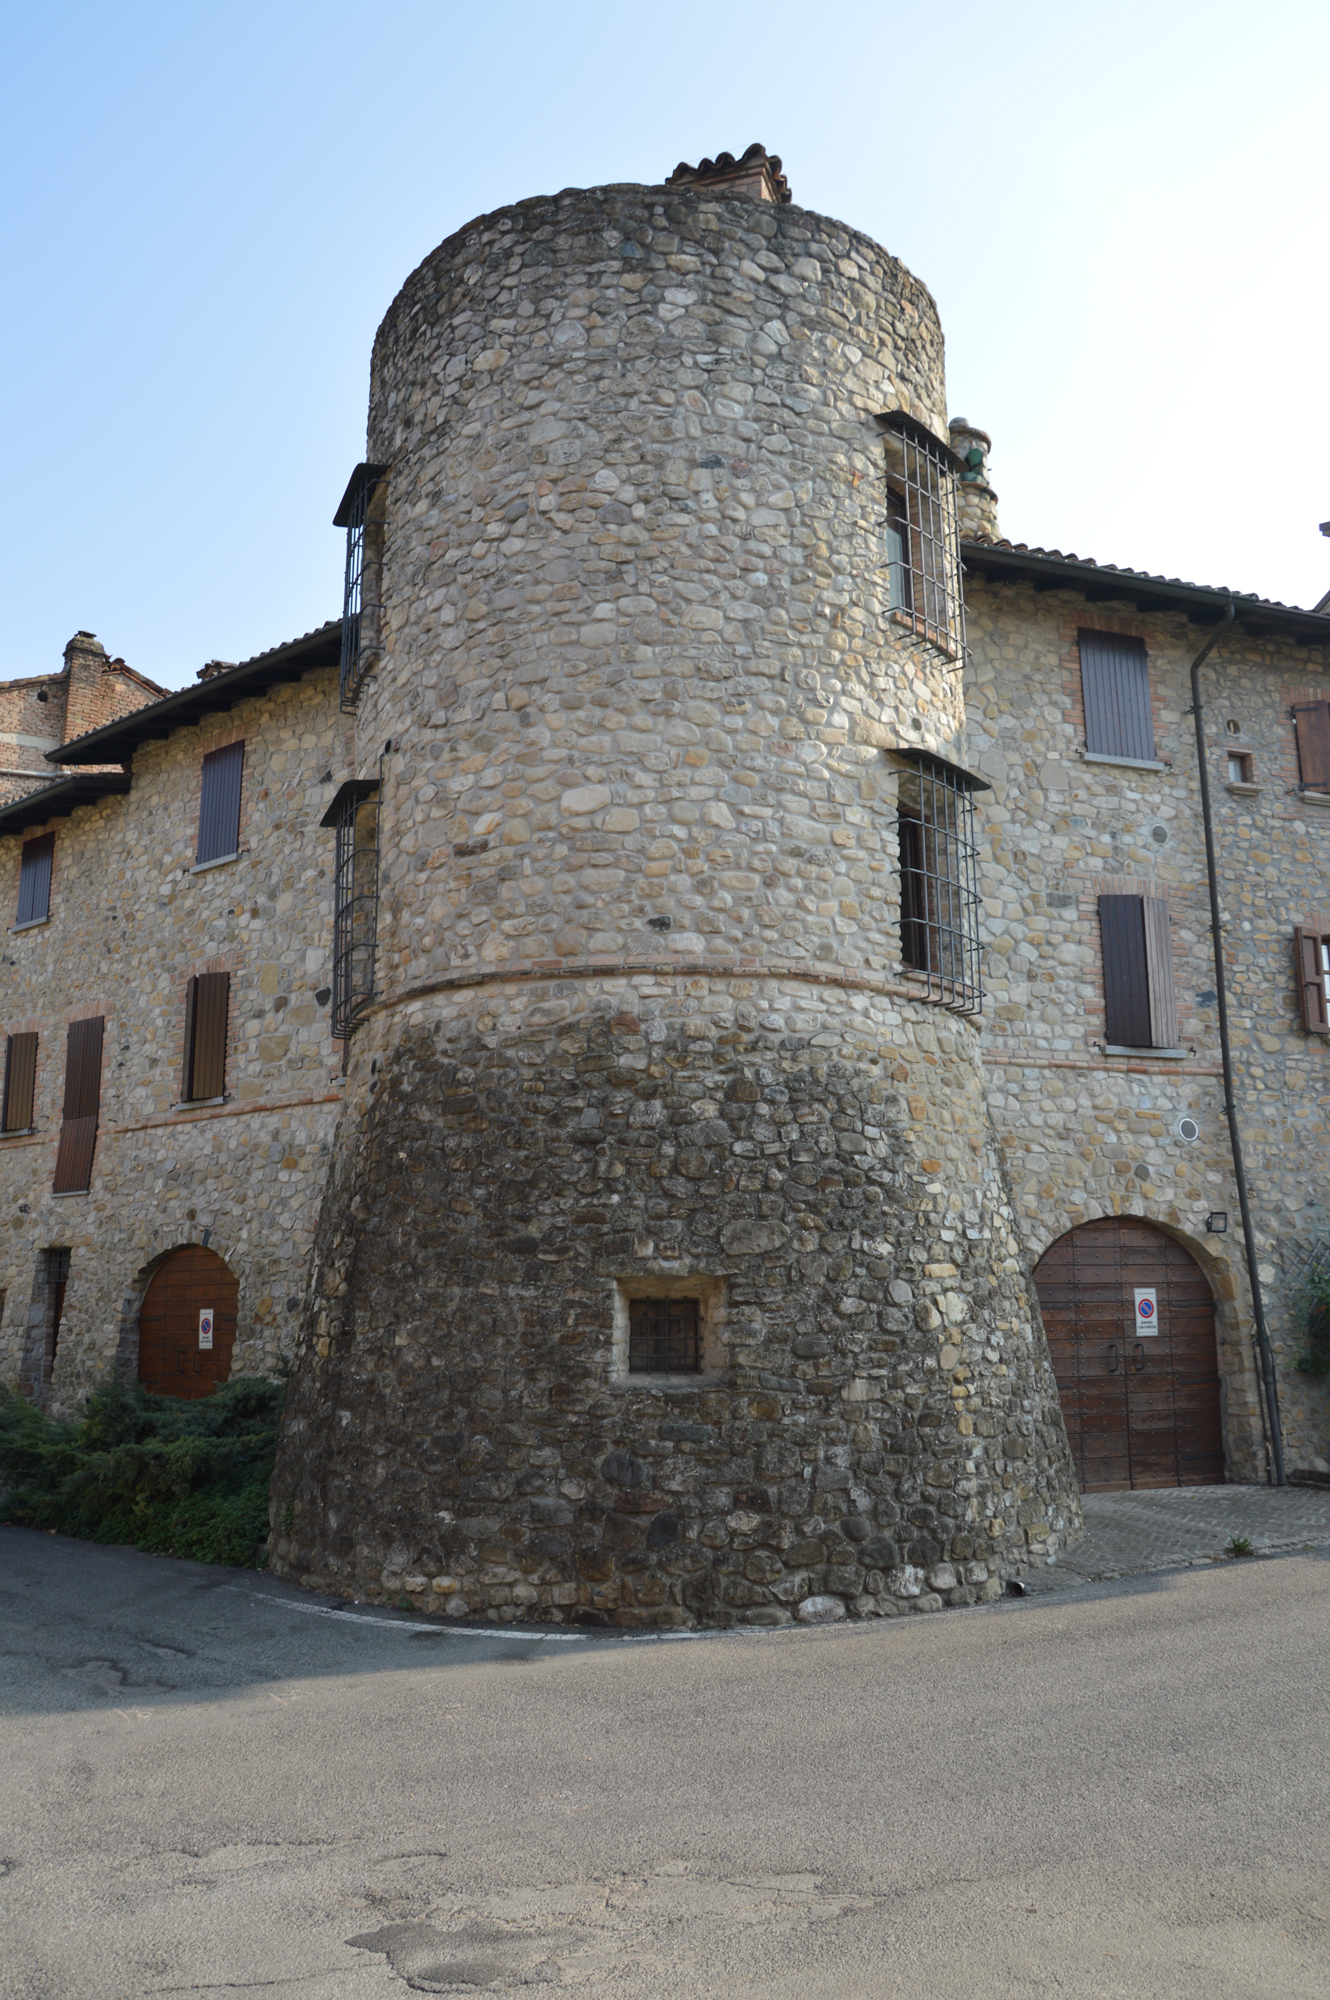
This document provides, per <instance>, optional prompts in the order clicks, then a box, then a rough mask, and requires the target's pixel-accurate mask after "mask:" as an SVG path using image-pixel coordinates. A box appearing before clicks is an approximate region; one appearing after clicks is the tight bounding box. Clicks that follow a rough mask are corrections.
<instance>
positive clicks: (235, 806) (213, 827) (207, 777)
mask: <svg viewBox="0 0 1330 2000" xmlns="http://www.w3.org/2000/svg"><path fill="white" fill-rule="evenodd" d="M244 765H245V746H244V744H243V743H228V744H227V745H226V747H225V748H224V749H222V750H210V751H209V752H208V754H207V756H206V757H205V758H204V760H203V781H202V787H201V790H200V793H199V843H198V851H197V853H196V854H195V856H194V861H195V865H196V866H198V865H199V864H200V863H202V862H204V861H220V860H221V859H222V858H223V856H224V855H228V854H234V853H235V852H236V851H237V849H238V848H239V846H240V778H241V773H242V771H243V770H244Z"/></svg>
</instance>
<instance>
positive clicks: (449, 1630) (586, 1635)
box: [222, 1583, 710, 1646]
mask: <svg viewBox="0 0 1330 2000" xmlns="http://www.w3.org/2000/svg"><path fill="white" fill-rule="evenodd" d="M222 1588H223V1590H232V1591H234V1592H235V1594H236V1596H237V1597H252V1598H253V1600H254V1602H255V1603H256V1604H272V1605H276V1606H277V1607H278V1608H279V1609H280V1610H283V1611H303V1612H304V1613H305V1615H306V1617H307V1618H343V1619H345V1620H347V1621H348V1623H350V1624H352V1625H386V1626H388V1627H389V1629H390V1630H391V1631H393V1632H434V1633H436V1634H443V1635H444V1636H445V1637H447V1638H451V1639H525V1640H527V1641H528V1642H529V1643H535V1644H537V1645H538V1644H540V1643H541V1642H542V1641H544V1640H546V1639H549V1640H551V1641H552V1642H553V1643H554V1644H556V1645H565V1646H586V1645H591V1644H592V1643H593V1642H594V1640H595V1638H596V1637H597V1635H598V1633H599V1632H600V1631H604V1630H605V1628H604V1627H597V1628H596V1630H595V1631H591V1632H533V1631H532V1630H531V1629H530V1627H529V1626H525V1627H524V1626H517V1627H513V1626H511V1625H436V1624H434V1623H433V1622H432V1621H431V1622H430V1623H429V1624H424V1623H422V1622H421V1621H420V1620H419V1619H408V1618H375V1617H373V1616H372V1615H371V1614H370V1613H369V1612H367V1611H334V1610H332V1609H330V1608H329V1606H327V1605H325V1604H302V1603H301V1602H300V1600H299V1599H298V1598H295V1597H266V1596H265V1595H264V1594H263V1592H262V1591H258V1590H243V1589H242V1588H241V1586H240V1585H239V1584H238V1583H225V1584H223V1585H222ZM607 1636H608V1635H607ZM612 1636H613V1637H614V1638H615V1639H616V1640H617V1642H618V1643H619V1644H620V1645H623V1646H641V1645H659V1644H660V1643H661V1641H662V1640H665V1639H705V1638H707V1637H709V1636H710V1635H709V1634H708V1633H705V1632H624V1633H622V1634H620V1633H614V1634H613V1635H612Z"/></svg>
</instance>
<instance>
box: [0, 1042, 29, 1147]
mask: <svg viewBox="0 0 1330 2000" xmlns="http://www.w3.org/2000/svg"><path fill="white" fill-rule="evenodd" d="M36 1080H37V1037H36V1036H35V1035H10V1036H9V1037H8V1039H7V1042H6V1045H5V1105H4V1113H3V1116H0V1129H3V1130H4V1131H6V1132H26V1131H27V1129H28V1127H29V1126H30V1125H31V1123H32V1097H33V1086H34V1085H35V1083H36Z"/></svg>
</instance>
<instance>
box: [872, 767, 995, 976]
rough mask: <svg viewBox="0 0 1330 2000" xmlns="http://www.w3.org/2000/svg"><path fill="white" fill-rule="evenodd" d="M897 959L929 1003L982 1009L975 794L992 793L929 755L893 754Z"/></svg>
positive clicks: (966, 773)
mask: <svg viewBox="0 0 1330 2000" xmlns="http://www.w3.org/2000/svg"><path fill="white" fill-rule="evenodd" d="M892 755H893V756H895V757H897V758H899V759H900V761H901V763H902V764H903V765H904V769H903V770H902V771H901V774H900V785H899V791H898V794H897V826H898V829H899V834H900V867H901V878H900V879H901V960H902V963H903V965H904V966H905V969H906V976H907V978H910V979H911V980H913V978H915V977H917V978H919V980H920V982H921V985H922V986H923V989H924V993H925V994H926V996H927V998H928V999H930V1000H935V1001H938V1002H940V1004H941V1005H942V1006H944V1007H950V1008H951V1009H952V1010H953V1011H954V1012H955V1013H958V1014H978V1013H979V1012H980V1011H981V1010H982V1008H983V1004H984V991H983V978H982V969H981V963H980V950H979V857H978V848H977V844H976V841H975V831H974V794H975V792H977V791H978V792H986V791H989V790H990V789H991V787H990V786H989V784H988V782H987V780H986V779H984V778H977V777H975V776H974V774H973V773H972V772H970V771H965V770H962V769H961V767H960V765H959V764H951V763H948V761H947V759H946V758H945V757H937V756H934V755H933V754H932V752H931V751H927V750H914V749H898V750H895V751H893V752H892Z"/></svg>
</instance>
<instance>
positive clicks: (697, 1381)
mask: <svg viewBox="0 0 1330 2000" xmlns="http://www.w3.org/2000/svg"><path fill="white" fill-rule="evenodd" d="M725 1379H726V1378H725V1377H724V1376H723V1375H663V1374H662V1375H657V1374H655V1373H654V1372H652V1371H651V1370H649V1369H645V1368H644V1369H643V1370H642V1372H641V1373H640V1374H637V1375H616V1376H613V1377H612V1378H611V1380H610V1382H609V1383H608V1385H607V1386H608V1387H609V1388H611V1389H720V1388H723V1387H724V1386H725Z"/></svg>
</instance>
